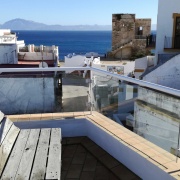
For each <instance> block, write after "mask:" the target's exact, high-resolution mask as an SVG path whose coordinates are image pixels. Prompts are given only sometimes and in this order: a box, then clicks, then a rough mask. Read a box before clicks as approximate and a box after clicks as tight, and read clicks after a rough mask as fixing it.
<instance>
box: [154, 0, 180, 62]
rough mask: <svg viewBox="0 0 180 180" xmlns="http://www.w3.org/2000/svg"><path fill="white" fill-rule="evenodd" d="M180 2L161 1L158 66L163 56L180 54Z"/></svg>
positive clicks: (158, 19) (157, 46) (157, 39)
mask: <svg viewBox="0 0 180 180" xmlns="http://www.w3.org/2000/svg"><path fill="white" fill-rule="evenodd" d="M179 6H180V1H178V0H174V1H173V3H172V2H171V1H170V0H159V5H158V16H157V36H156V64H157V63H158V60H160V58H161V55H162V54H167V56H168V55H169V54H174V55H176V54H179V52H180V8H179Z"/></svg>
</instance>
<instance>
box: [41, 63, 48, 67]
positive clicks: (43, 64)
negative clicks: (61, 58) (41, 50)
mask: <svg viewBox="0 0 180 180" xmlns="http://www.w3.org/2000/svg"><path fill="white" fill-rule="evenodd" d="M39 68H48V64H47V63H46V62H40V63H39Z"/></svg>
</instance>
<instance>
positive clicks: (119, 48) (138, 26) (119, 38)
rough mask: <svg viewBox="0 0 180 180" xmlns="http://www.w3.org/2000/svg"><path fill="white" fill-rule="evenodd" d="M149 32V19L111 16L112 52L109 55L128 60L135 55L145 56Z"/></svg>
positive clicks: (120, 15) (132, 15) (123, 15)
mask: <svg viewBox="0 0 180 180" xmlns="http://www.w3.org/2000/svg"><path fill="white" fill-rule="evenodd" d="M150 32H151V19H136V18H135V14H113V15H112V52H111V53H109V55H110V56H112V57H115V58H119V57H123V58H130V57H131V56H135V55H136V54H146V36H147V35H149V34H150ZM127 45H128V48H127ZM129 47H130V48H131V50H130V49H129ZM126 49H127V50H126ZM123 51H124V53H125V54H123ZM133 53H134V55H133Z"/></svg>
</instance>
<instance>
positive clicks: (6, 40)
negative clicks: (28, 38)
mask: <svg viewBox="0 0 180 180" xmlns="http://www.w3.org/2000/svg"><path fill="white" fill-rule="evenodd" d="M23 46H25V44H24V41H17V37H16V34H15V33H12V32H11V30H9V29H0V64H17V62H18V56H17V53H18V50H19V47H23Z"/></svg>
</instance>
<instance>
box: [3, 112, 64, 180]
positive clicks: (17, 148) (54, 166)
mask: <svg viewBox="0 0 180 180" xmlns="http://www.w3.org/2000/svg"><path fill="white" fill-rule="evenodd" d="M60 175H61V129H60V128H52V129H19V128H18V127H16V126H15V125H14V124H13V123H12V121H10V120H9V119H8V118H6V117H4V114H3V113H2V112H1V111H0V179H2V180H3V179H19V180H26V179H34V180H39V179H60Z"/></svg>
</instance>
